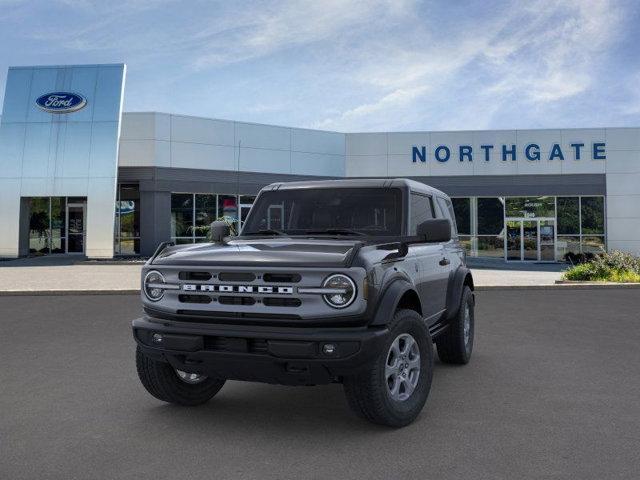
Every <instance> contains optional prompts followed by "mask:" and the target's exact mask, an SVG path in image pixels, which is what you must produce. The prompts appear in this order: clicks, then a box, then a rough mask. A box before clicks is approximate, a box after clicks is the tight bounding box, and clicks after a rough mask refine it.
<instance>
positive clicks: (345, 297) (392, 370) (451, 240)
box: [133, 179, 474, 427]
mask: <svg viewBox="0 0 640 480" xmlns="http://www.w3.org/2000/svg"><path fill="white" fill-rule="evenodd" d="M229 233H230V230H229V226H228V225H227V224H226V223H224V222H214V223H213V224H212V225H211V237H212V238H211V240H212V242H211V243H203V244H195V245H181V246H174V245H172V244H162V245H160V246H159V247H158V250H157V251H156V253H155V254H154V256H153V257H152V258H151V259H150V260H149V261H148V262H147V263H146V265H145V266H144V268H143V270H142V293H141V296H142V301H143V305H144V312H145V316H143V317H142V318H138V319H136V320H134V321H133V336H134V338H135V340H136V342H137V350H136V364H137V370H138V375H139V377H140V381H141V382H142V384H143V385H144V387H145V388H146V389H147V390H148V391H149V393H150V394H151V395H153V396H154V397H156V398H158V399H160V400H163V401H165V402H170V403H175V404H179V405H198V404H202V403H205V402H207V401H208V400H209V399H211V398H212V397H213V396H214V395H215V394H216V393H217V392H218V391H219V390H220V389H221V388H222V386H223V385H224V383H225V381H226V380H227V379H230V380H245V381H256V382H268V383H275V384H283V385H319V384H327V383H332V382H337V383H342V384H343V386H344V391H345V394H346V397H347V400H348V403H349V405H350V406H351V408H352V409H353V410H354V411H355V412H356V413H357V414H359V415H360V416H362V417H364V418H366V419H367V420H370V421H372V422H375V423H379V424H384V425H389V426H394V427H399V426H404V425H407V424H409V423H411V422H412V421H413V420H414V419H415V418H416V417H417V416H418V414H419V413H420V411H421V410H422V407H423V406H424V403H425V401H426V400H427V396H428V395H429V390H430V388H431V378H432V375H433V363H434V360H433V343H434V342H435V345H436V347H437V351H438V356H439V358H440V360H441V361H443V362H446V363H454V364H465V363H467V362H468V361H469V358H470V356H471V350H472V348H473V333H474V293H473V279H472V276H471V272H470V271H469V269H468V268H467V267H466V266H465V254H464V250H463V249H462V247H461V246H460V244H459V243H458V238H457V237H458V236H457V231H456V226H455V217H454V213H453V208H452V205H451V200H450V199H449V197H447V196H446V195H445V194H444V193H442V192H441V191H439V190H436V189H434V188H431V187H428V186H426V185H423V184H421V183H418V182H414V181H411V180H405V179H396V180H389V179H384V180H376V179H367V180H330V181H312V182H296V183H276V184H272V185H269V186H267V187H265V188H263V189H262V191H261V192H260V194H259V195H258V197H257V198H256V201H255V203H254V204H253V207H252V208H251V211H250V213H249V215H248V217H247V219H246V222H245V224H244V227H243V228H242V231H241V232H240V234H239V235H238V236H236V237H231V236H229Z"/></svg>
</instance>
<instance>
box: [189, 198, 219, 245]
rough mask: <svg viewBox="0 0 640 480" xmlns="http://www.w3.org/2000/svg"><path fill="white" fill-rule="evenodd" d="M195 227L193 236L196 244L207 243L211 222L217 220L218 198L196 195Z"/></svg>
mask: <svg viewBox="0 0 640 480" xmlns="http://www.w3.org/2000/svg"><path fill="white" fill-rule="evenodd" d="M195 205H196V210H195V227H194V228H193V234H194V237H195V241H196V242H206V241H207V235H208V234H209V231H210V230H211V222H213V221H215V219H216V196H215V195H209V194H196V202H195Z"/></svg>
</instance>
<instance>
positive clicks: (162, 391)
mask: <svg viewBox="0 0 640 480" xmlns="http://www.w3.org/2000/svg"><path fill="white" fill-rule="evenodd" d="M136 367H137V370H138V377H139V378H140V382H142V385H143V386H144V388H146V389H147V391H148V392H149V393H150V394H151V395H153V396H154V397H156V398H157V399H158V400H162V401H163V402H168V403H173V404H176V405H183V406H190V407H192V406H195V405H201V404H203V403H206V402H208V401H209V400H211V398H212V397H213V396H214V395H215V394H216V393H218V392H219V391H220V389H221V388H222V386H223V385H224V382H225V381H224V380H220V379H217V378H206V379H204V380H202V381H201V382H199V383H187V382H185V381H184V380H181V379H180V378H179V377H178V374H177V373H176V371H175V370H174V368H173V367H172V366H171V365H169V364H168V363H166V362H160V361H157V360H154V359H152V358H149V357H147V356H146V355H145V354H144V353H142V350H141V349H140V347H137V348H136Z"/></svg>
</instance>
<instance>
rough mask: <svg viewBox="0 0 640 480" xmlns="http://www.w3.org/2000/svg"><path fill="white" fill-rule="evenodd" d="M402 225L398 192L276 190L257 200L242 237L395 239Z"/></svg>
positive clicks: (337, 189)
mask: <svg viewBox="0 0 640 480" xmlns="http://www.w3.org/2000/svg"><path fill="white" fill-rule="evenodd" d="M401 225H402V194H401V191H400V189H398V188H331V189H328V188H327V189H322V188H317V189H308V190H307V189H304V190H276V191H271V192H264V193H263V194H261V195H260V196H259V197H258V199H257V200H256V203H255V204H254V205H253V207H252V209H251V213H250V214H249V217H248V218H247V221H246V223H245V225H244V228H243V229H242V235H243V236H244V235H261V234H264V235H279V234H280V235H282V234H285V235H311V234H320V235H321V234H326V235H355V236H359V235H368V236H387V235H388V236H397V235H400V233H401Z"/></svg>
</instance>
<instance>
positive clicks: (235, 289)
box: [182, 283, 293, 295]
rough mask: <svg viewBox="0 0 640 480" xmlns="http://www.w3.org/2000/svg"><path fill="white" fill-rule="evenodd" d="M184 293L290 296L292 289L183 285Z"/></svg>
mask: <svg viewBox="0 0 640 480" xmlns="http://www.w3.org/2000/svg"><path fill="white" fill-rule="evenodd" d="M182 290H184V291H185V292H218V293H257V294H259V295H269V294H275V295H291V294H293V287H289V286H282V287H272V286H262V285H210V284H208V285H204V284H195V283H185V284H183V285H182Z"/></svg>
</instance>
